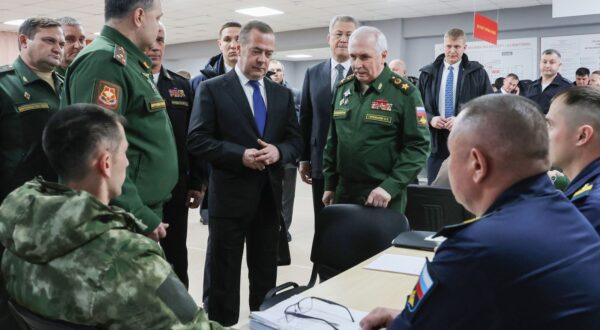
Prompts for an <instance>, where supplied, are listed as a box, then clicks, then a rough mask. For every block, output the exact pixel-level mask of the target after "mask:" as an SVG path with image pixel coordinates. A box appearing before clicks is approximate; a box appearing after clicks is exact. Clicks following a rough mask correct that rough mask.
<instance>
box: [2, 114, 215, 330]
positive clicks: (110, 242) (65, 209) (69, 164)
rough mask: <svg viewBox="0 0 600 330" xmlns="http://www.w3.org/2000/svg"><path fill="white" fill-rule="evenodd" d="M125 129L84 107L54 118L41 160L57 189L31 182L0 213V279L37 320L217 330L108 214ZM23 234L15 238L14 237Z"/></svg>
mask: <svg viewBox="0 0 600 330" xmlns="http://www.w3.org/2000/svg"><path fill="white" fill-rule="evenodd" d="M123 123H124V120H123V118H122V117H120V116H119V115H117V114H116V113H114V112H111V111H108V110H105V109H102V108H100V107H98V106H95V105H91V104H79V105H73V106H70V107H67V108H66V109H63V110H62V111H59V112H58V113H57V114H56V115H54V116H53V117H52V118H51V119H50V120H49V121H48V125H47V126H46V128H45V130H44V138H43V139H44V151H45V152H46V154H47V155H48V158H49V160H50V163H51V165H52V167H53V168H54V169H55V170H56V172H57V173H58V174H59V176H60V177H61V179H62V182H63V183H64V184H58V183H52V182H48V181H45V180H43V179H41V178H36V179H34V180H31V181H29V182H27V183H26V184H24V185H23V186H21V187H20V188H18V189H17V190H15V191H14V192H13V193H11V194H10V195H9V196H8V197H7V200H8V203H5V204H3V205H2V207H0V219H1V220H0V221H1V223H2V225H1V226H0V240H1V241H2V243H3V244H4V245H5V246H6V251H5V253H4V255H3V259H4V260H2V272H3V274H4V276H5V279H6V284H7V286H6V287H7V290H8V292H9V293H10V295H11V297H12V298H13V299H14V300H15V302H16V303H18V304H19V305H21V306H23V307H25V308H27V309H28V310H30V311H32V312H34V313H36V314H39V315H40V316H43V317H46V318H49V319H54V320H62V321H66V322H70V323H74V324H81V325H88V326H94V327H101V328H103V329H104V328H107V329H113V328H114V329H174V328H182V327H188V328H192V327H193V328H200V327H202V329H221V327H220V326H219V325H218V324H214V323H212V322H209V321H208V320H207V318H206V314H205V313H204V311H203V310H201V309H199V308H198V307H197V306H196V304H195V303H194V300H193V299H192V297H190V295H189V294H188V293H187V291H186V290H185V287H184V286H183V284H182V283H181V282H180V281H179V280H178V279H177V277H176V276H175V274H174V273H173V270H172V269H171V266H170V265H169V263H168V262H167V261H166V260H164V259H163V257H162V250H161V248H160V247H159V246H158V244H156V242H154V241H152V240H150V239H149V238H147V237H144V236H142V235H140V234H137V233H136V232H139V231H140V229H141V227H144V225H143V224H142V223H141V222H140V221H139V220H138V219H137V218H135V217H134V216H133V215H131V213H128V212H125V211H124V210H123V209H120V208H118V207H111V206H109V205H108V203H109V201H110V200H112V199H114V198H115V197H117V196H118V195H119V194H121V191H122V190H121V188H122V186H123V181H124V180H125V176H126V174H125V173H126V169H127V166H128V165H129V162H128V160H127V155H126V150H127V145H128V144H127V140H126V139H125V131H124V129H123ZM24 231H25V232H27V234H26V235H22V233H23V232H24Z"/></svg>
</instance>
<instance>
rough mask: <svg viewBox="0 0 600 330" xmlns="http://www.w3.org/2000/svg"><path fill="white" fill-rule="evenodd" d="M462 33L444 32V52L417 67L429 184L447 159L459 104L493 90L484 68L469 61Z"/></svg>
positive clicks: (456, 31)
mask: <svg viewBox="0 0 600 330" xmlns="http://www.w3.org/2000/svg"><path fill="white" fill-rule="evenodd" d="M466 49H467V44H466V39H465V32H464V31H463V30H461V29H456V28H454V29H450V30H448V32H446V34H444V53H443V54H441V55H440V56H438V57H437V58H436V59H435V61H433V63H431V64H429V65H426V66H424V67H423V68H421V70H420V71H421V75H420V76H419V91H420V92H421V96H422V97H423V102H424V104H425V110H426V111H427V120H428V122H429V131H430V133H431V155H430V156H429V158H428V159H427V183H428V184H431V183H432V182H433V180H434V179H435V178H436V177H437V173H438V171H439V169H440V167H441V165H442V162H443V161H444V159H446V158H448V147H447V143H446V142H447V140H448V134H450V131H451V130H452V125H453V123H454V118H455V117H456V115H458V113H459V112H460V106H461V105H462V104H464V103H466V102H468V101H470V100H472V99H474V98H476V97H478V96H481V95H484V94H490V93H492V92H493V90H492V85H491V84H490V79H489V77H488V75H487V72H486V71H485V69H484V67H483V66H482V65H481V64H480V63H479V62H476V61H470V60H469V57H468V56H467V55H466V54H465V53H464V52H465V50H466Z"/></svg>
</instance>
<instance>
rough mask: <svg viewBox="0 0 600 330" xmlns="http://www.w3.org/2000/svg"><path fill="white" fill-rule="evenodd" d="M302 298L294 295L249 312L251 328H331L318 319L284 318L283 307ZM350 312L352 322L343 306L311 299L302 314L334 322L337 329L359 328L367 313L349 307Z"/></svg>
mask: <svg viewBox="0 0 600 330" xmlns="http://www.w3.org/2000/svg"><path fill="white" fill-rule="evenodd" d="M303 298H304V297H301V296H298V295H296V296H293V297H291V298H289V299H286V300H284V301H282V302H280V303H279V304H277V305H275V306H273V307H271V308H269V309H268V310H266V311H261V312H252V313H250V328H251V329H253V330H271V329H286V330H307V329H311V330H321V329H323V330H331V329H332V327H331V326H330V325H328V324H327V323H325V322H323V321H320V320H315V319H307V318H300V317H295V316H291V315H290V316H288V318H287V320H286V317H285V313H284V311H285V309H286V308H287V307H288V306H291V305H293V304H295V303H297V302H298V301H300V300H301V299H303ZM350 312H351V313H352V317H354V322H352V320H351V319H350V316H349V314H348V312H347V311H346V310H345V309H344V308H342V307H340V306H337V305H332V304H328V303H325V302H322V301H318V300H313V301H312V308H311V309H310V310H309V311H307V312H304V313H302V314H304V315H307V316H312V317H316V318H320V319H324V320H327V321H329V322H331V323H334V324H335V327H336V328H338V329H339V330H357V329H360V325H359V322H360V320H361V319H362V318H363V317H365V316H366V315H367V313H366V312H361V311H357V310H353V309H350Z"/></svg>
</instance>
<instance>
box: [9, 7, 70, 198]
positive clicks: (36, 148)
mask: <svg viewBox="0 0 600 330" xmlns="http://www.w3.org/2000/svg"><path fill="white" fill-rule="evenodd" d="M18 41H19V57H18V58H17V59H16V60H15V61H14V63H13V64H12V65H5V66H2V67H0V202H2V200H3V199H4V197H6V195H8V193H10V192H11V191H12V190H13V189H15V188H17V187H18V186H20V185H22V184H23V183H25V182H27V181H29V180H31V179H33V178H34V177H35V176H37V175H42V176H44V177H45V178H46V179H47V180H55V179H56V175H55V174H54V171H52V169H51V168H50V166H49V165H48V161H47V159H46V156H45V155H44V152H43V150H42V145H41V142H42V130H43V129H44V125H46V121H48V118H49V117H50V115H51V114H52V113H53V112H54V111H56V110H58V107H59V103H60V99H59V96H60V92H61V89H62V79H60V77H58V76H57V75H56V74H55V73H53V70H54V68H55V67H56V66H58V65H59V64H60V60H61V57H62V51H63V46H64V43H65V39H64V37H63V31H62V29H61V27H60V23H59V22H57V21H55V20H53V19H51V18H43V17H37V18H30V19H27V20H25V22H23V24H21V26H20V27H19V37H18Z"/></svg>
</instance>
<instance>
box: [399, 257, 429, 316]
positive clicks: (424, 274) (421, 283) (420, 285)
mask: <svg viewBox="0 0 600 330" xmlns="http://www.w3.org/2000/svg"><path fill="white" fill-rule="evenodd" d="M436 284H437V279H436V278H435V277H434V276H433V274H432V273H431V267H430V263H429V260H427V261H426V262H425V266H423V270H421V275H419V280H418V281H417V284H416V285H415V288H414V289H413V290H412V292H411V293H410V295H409V296H408V300H407V301H406V308H407V309H408V311H409V312H411V313H413V314H414V312H415V311H416V310H417V308H419V306H420V305H421V303H422V302H423V300H425V298H427V296H428V294H429V293H431V291H433V289H434V288H435V286H436Z"/></svg>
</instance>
